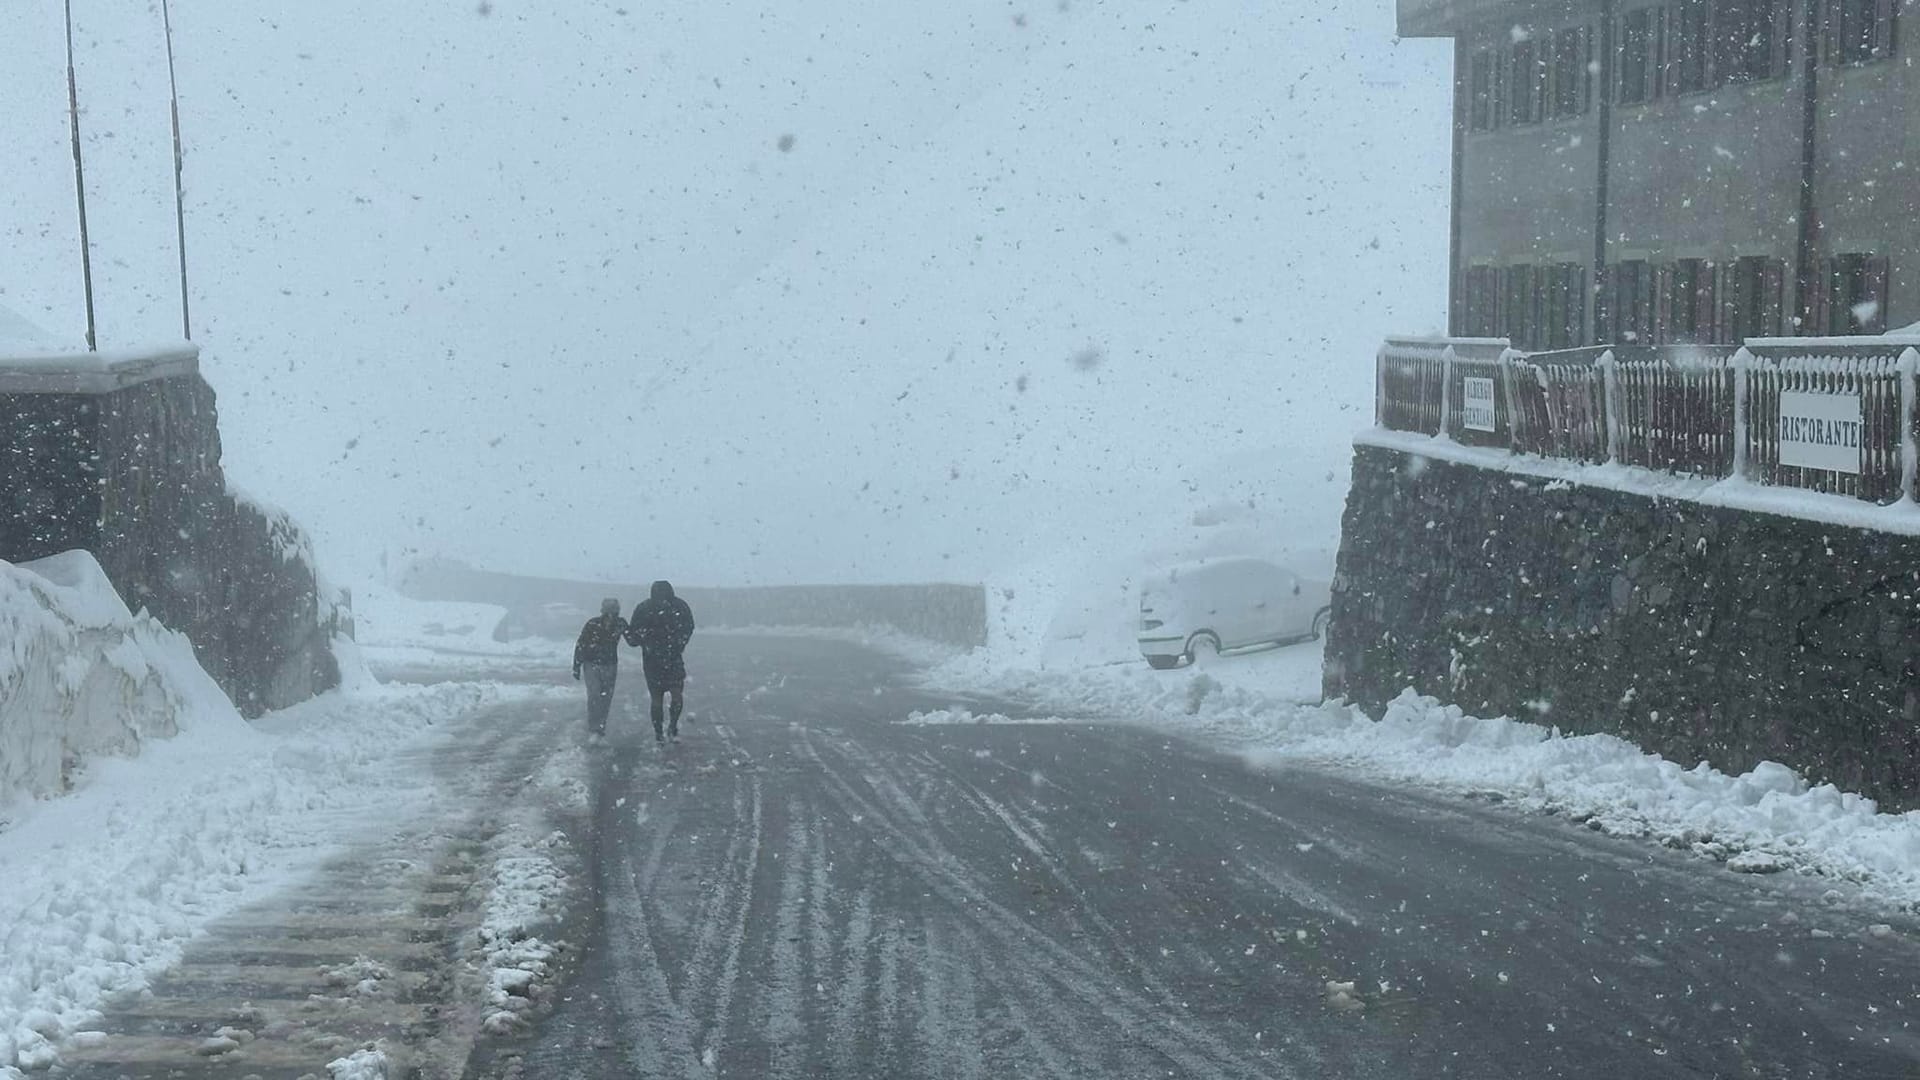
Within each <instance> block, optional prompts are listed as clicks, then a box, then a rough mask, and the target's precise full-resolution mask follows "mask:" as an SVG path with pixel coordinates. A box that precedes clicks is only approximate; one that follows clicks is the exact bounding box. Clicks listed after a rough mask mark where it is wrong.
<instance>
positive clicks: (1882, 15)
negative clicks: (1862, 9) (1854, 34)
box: [1873, 0, 1900, 60]
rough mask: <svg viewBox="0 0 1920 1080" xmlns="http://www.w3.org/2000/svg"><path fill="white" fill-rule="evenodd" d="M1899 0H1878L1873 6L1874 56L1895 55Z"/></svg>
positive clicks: (1880, 58)
mask: <svg viewBox="0 0 1920 1080" xmlns="http://www.w3.org/2000/svg"><path fill="white" fill-rule="evenodd" d="M1899 8H1900V5H1899V3H1898V0H1876V2H1875V3H1874V6H1873V58H1874V59H1876V60H1883V59H1885V58H1887V57H1889V56H1892V55H1893V40H1894V25H1893V24H1894V20H1896V19H1897V18H1899Z"/></svg>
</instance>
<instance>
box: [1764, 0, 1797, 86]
mask: <svg viewBox="0 0 1920 1080" xmlns="http://www.w3.org/2000/svg"><path fill="white" fill-rule="evenodd" d="M1767 7H1768V9H1769V10H1768V14H1769V15H1770V16H1771V17H1772V19H1773V56H1772V57H1771V58H1770V59H1769V60H1768V65H1767V74H1769V75H1771V76H1773V77H1774V78H1779V77H1780V76H1782V75H1785V74H1786V73H1787V72H1789V71H1792V70H1793V40H1794V38H1795V37H1796V36H1797V35H1796V34H1795V33H1794V13H1795V12H1797V11H1798V10H1799V9H1800V5H1799V4H1798V3H1795V2H1794V0H1767Z"/></svg>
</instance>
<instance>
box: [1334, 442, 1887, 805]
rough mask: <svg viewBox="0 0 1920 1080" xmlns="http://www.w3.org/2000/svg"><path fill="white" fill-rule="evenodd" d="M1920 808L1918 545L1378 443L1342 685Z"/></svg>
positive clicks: (1345, 691) (1353, 559)
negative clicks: (1773, 770)
mask: <svg viewBox="0 0 1920 1080" xmlns="http://www.w3.org/2000/svg"><path fill="white" fill-rule="evenodd" d="M1408 687H1413V688H1415V689H1416V690H1418V691H1419V692H1421V693H1426V694H1432V695H1435V696H1437V697H1440V698H1443V699H1445V700H1448V701H1452V702H1455V703H1457V704H1458V705H1460V706H1461V707H1463V708H1465V709H1466V710H1467V711H1469V712H1473V713H1477V714H1479V715H1482V716H1497V715H1511V716H1516V717H1520V718H1524V719H1529V720H1534V721H1537V722H1539V723H1542V724H1547V725H1552V726H1555V727H1558V728H1560V729H1562V730H1564V731H1567V732H1570V733H1609V734H1616V735H1620V736H1623V737H1625V738H1628V739H1630V740H1632V741H1634V742H1635V743H1638V744H1639V745H1640V746H1642V747H1645V748H1646V749H1648V750H1651V751H1654V752H1656V753H1659V754H1661V755H1662V756H1664V757H1667V758H1669V759H1671V760H1675V761H1681V762H1693V761H1700V760H1706V761H1710V762H1712V763H1713V764H1714V765H1715V766H1717V767H1719V768H1721V769H1723V770H1727V771H1729V772H1744V771H1745V770H1747V769H1750V768H1752V767H1753V766H1755V765H1757V764H1758V763H1759V762H1761V761H1766V760H1772V761H1779V762H1785V763H1787V764H1789V765H1791V766H1793V767H1794V768H1796V769H1798V770H1800V771H1801V772H1803V773H1805V774H1806V775H1808V776H1809V777H1810V778H1812V779H1814V780H1816V781H1831V782H1833V783H1835V784H1838V785H1839V786H1840V787H1841V788H1843V789H1846V790H1850V791H1858V792H1862V793H1865V794H1869V795H1872V796H1874V797H1875V798H1878V799H1880V800H1882V802H1883V803H1886V804H1889V805H1902V806H1913V805H1920V538H1916V537H1912V536H1902V535H1895V534H1892V533H1888V532H1881V531H1876V530H1871V529H1862V528H1853V527H1848V526H1843V525H1836V524H1831V523H1822V522H1817V521H1812V520H1804V519H1800V518H1793V517H1785V516H1780V515H1775V514H1767V513H1757V512H1754V511H1750V510H1740V509H1731V508H1726V507H1720V506H1709V505H1703V504H1701V503H1697V502H1693V501H1690V500H1686V499H1676V498H1661V497H1656V496H1652V495H1646V494H1636V493H1633V492H1631V491H1623V490H1609V489H1607V488H1603V487H1597V486H1587V485H1580V484H1575V483H1570V482H1569V481H1567V480H1564V479H1549V478H1545V477H1535V476H1528V475H1524V474H1519V473H1511V472H1502V471H1496V470H1492V469H1483V468H1479V467H1476V466H1474V465H1471V464H1465V463H1460V462H1448V461H1440V460H1435V459H1432V458H1426V457H1420V456H1417V455H1413V454H1409V453H1406V452H1403V451H1399V450H1395V449H1390V448H1385V447H1376V446H1364V445H1363V446H1360V447H1358V448H1357V449H1356V452H1355V460H1354V473H1353V488H1352V491H1351V494H1350V495H1349V497H1348V503H1347V512H1346V519H1345V524H1344V528H1343V530H1342V540H1341V549H1340V569H1339V574H1338V577H1337V580H1336V582H1335V586H1334V615H1333V624H1332V627H1331V629H1330V631H1329V634H1328V641H1327V652H1326V692H1327V694H1328V695H1329V696H1344V697H1348V698H1350V699H1352V700H1354V701H1356V702H1359V703H1361V704H1363V705H1365V706H1367V707H1368V708H1369V709H1378V708H1381V707H1383V706H1384V705H1385V704H1386V703H1387V702H1388V701H1390V700H1392V699H1393V698H1394V697H1396V696H1397V695H1398V694H1399V693H1400V692H1401V691H1402V690H1404V689H1406V688H1408Z"/></svg>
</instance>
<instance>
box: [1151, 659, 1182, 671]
mask: <svg viewBox="0 0 1920 1080" xmlns="http://www.w3.org/2000/svg"><path fill="white" fill-rule="evenodd" d="M1147 666H1148V667H1150V668H1152V669H1153V670H1155V671H1172V670H1173V669H1174V668H1177V667H1179V666H1180V658H1179V657H1177V656H1149V657H1147Z"/></svg>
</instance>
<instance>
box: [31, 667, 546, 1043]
mask: <svg viewBox="0 0 1920 1080" xmlns="http://www.w3.org/2000/svg"><path fill="white" fill-rule="evenodd" d="M549 693H552V694H561V693H565V691H563V690H558V689H555V690H536V689H531V688H526V687H514V686H506V685H502V684H495V683H446V684H440V685H436V686H431V687H417V686H415V687H398V686H396V687H385V688H375V689H371V690H363V691H361V692H359V693H355V694H352V695H347V694H342V693H338V692H336V693H332V694H328V695H326V696H324V697H321V698H316V699H314V700H312V701H308V702H304V703H302V704H300V705H297V706H295V707H293V708H291V709H287V710H284V711H281V712H278V713H270V714H268V715H267V716H265V717H263V718H261V719H260V720H259V721H256V722H255V723H254V724H253V725H248V724H246V723H243V722H241V721H239V720H238V719H237V718H235V717H234V716H233V714H232V710H231V707H226V708H225V709H224V711H216V712H213V713H194V714H191V715H189V716H186V717H185V718H184V719H183V720H182V722H181V723H180V725H179V727H180V733H179V735H178V736H177V737H175V738H172V739H162V740H157V741H154V742H152V743H150V744H149V745H147V746H146V747H145V748H144V751H143V753H142V754H141V756H140V757H139V758H136V759H125V760H123V759H111V758H110V759H103V760H101V761H98V762H96V763H95V764H93V765H92V766H90V767H89V768H88V769H86V770H85V771H84V772H82V773H79V774H77V775H76V777H75V784H74V787H73V790H72V792H71V794H69V795H68V796H67V797H65V798H60V799H50V800H44V801H39V802H24V803H20V804H18V805H17V806H16V808H15V809H16V810H17V811H18V816H17V817H16V819H15V820H14V821H13V822H12V823H11V824H10V826H8V827H7V828H6V829H5V830H4V831H0V881H4V882H6V887H5V888H4V889H3V890H0V1075H4V1074H5V1072H6V1069H7V1068H8V1067H19V1068H37V1067H42V1066H46V1065H49V1064H51V1063H52V1062H53V1054H54V1049H53V1048H54V1044H55V1043H57V1042H58V1041H59V1039H60V1038H61V1037H62V1036H64V1035H65V1034H67V1033H69V1032H73V1031H76V1030H83V1029H84V1026H85V1025H86V1024H87V1023H89V1022H91V1021H92V1020H94V1019H95V1018H96V1017H97V1012H96V1010H97V1009H98V1008H99V1006H100V1005H101V1003H102V1002H103V1001H104V999H105V998H106V997H107V996H109V995H111V994H114V993H116V992H120V991H126V990H133V989H138V988H139V987H141V986H143V985H145V983H146V980H147V978H148V977H149V976H150V975H152V974H154V973H156V972H158V971H160V970H162V969H164V968H166V967H168V966H169V965H171V964H172V963H174V962H175V961H177V960H178V958H179V956H180V954H181V950H182V947H183V946H184V944H185V943H186V942H187V941H188V940H189V939H190V938H192V937H193V936H194V935H196V934H197V933H199V932H200V931H201V930H202V928H204V927H205V926H207V925H208V924H209V923H211V922H212V921H214V920H216V919H218V918H220V917H221V916H223V915H226V914H228V913H230V912H233V911H235V910H237V909H239V908H240V907H242V906H244V905H246V904H249V903H252V902H255V901H257V900H259V899H261V898H263V897H265V896H267V895H269V894H271V893H272V892H274V891H275V890H277V889H280V888H284V887H286V886H288V885H289V884H290V883H292V882H293V881H294V880H296V879H297V876H298V875H299V874H300V873H302V872H304V871H306V870H308V869H310V868H311V867H313V866H316V865H318V864H319V863H320V862H321V861H323V860H324V859H325V858H327V857H328V856H329V855H331V854H333V853H334V852H336V851H338V850H340V848H341V847H342V845H344V844H345V843H347V842H349V841H350V840H351V839H352V838H354V837H355V836H357V835H359V834H360V833H361V832H362V830H365V829H368V828H373V827H378V826H380V825H382V824H385V825H391V824H392V823H393V822H395V821H400V820H404V819H405V818H407V817H408V816H410V815H413V814H417V813H421V812H424V811H426V810H427V809H429V808H430V807H431V804H432V802H433V800H434V799H435V798H437V795H436V793H435V792H434V791H433V790H432V787H431V785H425V784H422V783H421V782H420V777H419V775H418V772H417V768H414V767H410V766H409V765H408V764H407V762H406V760H405V755H402V754H400V753H399V751H402V750H405V749H407V748H408V747H410V746H420V745H423V744H424V743H425V742H426V741H428V740H431V739H434V738H437V737H439V733H440V732H441V731H442V730H443V725H445V724H446V723H447V722H448V721H451V720H453V719H455V718H456V717H459V716H461V715H464V714H466V713H468V712H471V711H473V710H476V709H481V708H486V707H489V706H491V705H494V704H497V703H499V702H502V701H505V700H510V699H515V698H522V697H533V696H544V695H546V694H549Z"/></svg>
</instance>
